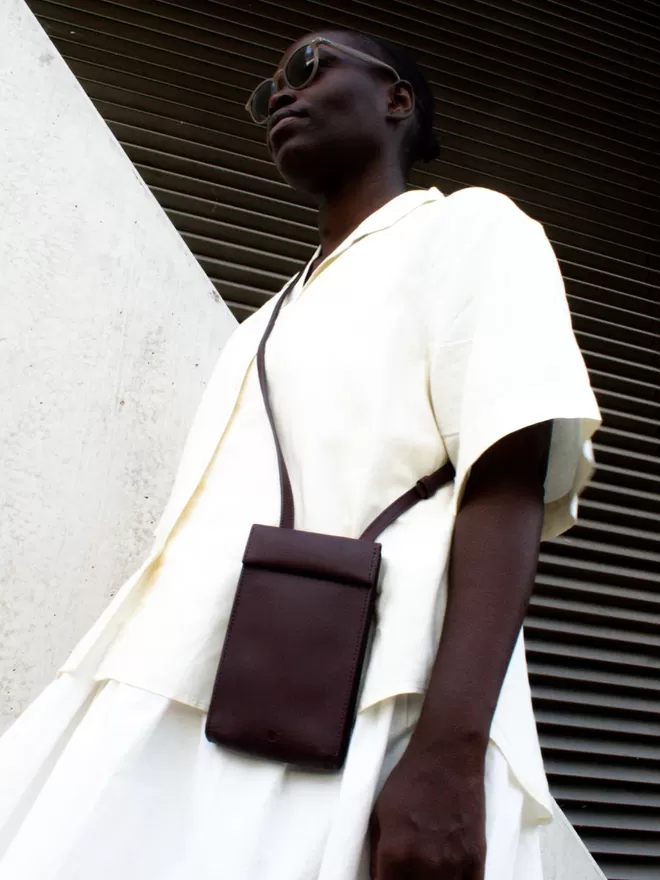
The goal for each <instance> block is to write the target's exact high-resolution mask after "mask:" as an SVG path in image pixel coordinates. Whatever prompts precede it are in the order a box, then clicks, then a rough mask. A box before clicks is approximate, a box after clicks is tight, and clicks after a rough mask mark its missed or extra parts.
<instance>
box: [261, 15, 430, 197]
mask: <svg viewBox="0 0 660 880" xmlns="http://www.w3.org/2000/svg"><path fill="white" fill-rule="evenodd" d="M282 71H283V72H284V73H282ZM287 71H288V73H287ZM307 77H309V79H308V80H307V81H305V80H306V78H307ZM287 79H288V80H290V82H288V81H287ZM301 83H302V87H301ZM259 97H260V100H259V101H257V100H256V99H255V101H254V102H253V105H252V106H253V109H255V108H256V109H257V111H258V113H257V115H258V116H261V117H263V116H266V117H267V130H268V134H267V139H268V146H269V149H270V151H271V154H272V156H273V160H274V161H275V164H276V165H277V167H278V169H279V171H280V173H281V174H282V176H283V177H284V178H285V180H287V181H288V182H289V183H290V184H291V185H292V186H294V187H296V188H299V189H303V190H306V191H309V192H312V193H314V194H323V193H327V192H328V191H329V190H331V189H333V188H335V187H336V186H338V185H341V184H342V182H344V181H346V180H350V179H355V178H356V177H357V176H359V175H360V174H361V173H362V172H364V171H365V170H366V169H367V168H368V167H369V166H371V165H374V164H378V165H379V166H382V167H383V168H386V167H388V166H390V167H392V168H396V169H397V170H398V169H399V168H400V169H401V170H402V171H403V173H404V176H405V175H407V173H408V171H409V169H410V166H411V165H412V164H413V162H415V161H418V160H421V161H430V160H431V159H433V158H435V157H436V156H437V154H438V146H437V142H436V140H435V137H434V135H433V129H432V125H433V96H432V93H431V90H430V87H429V85H428V82H427V81H426V78H425V77H424V74H423V73H422V72H421V71H420V69H419V68H418V66H417V64H416V62H415V61H414V59H413V58H412V56H410V54H409V53H408V52H407V51H406V50H405V49H401V48H400V47H398V46H394V45H393V44H391V43H388V42H387V41H384V40H381V39H379V38H375V37H370V36H367V35H365V34H360V33H356V32H353V31H338V30H337V31H331V30H326V31H321V32H318V33H315V34H308V35H307V36H305V37H302V38H301V39H300V40H298V41H296V42H295V43H294V44H293V45H292V46H291V47H290V48H289V49H288V50H287V51H286V52H285V54H284V56H283V57H282V59H281V62H280V65H279V69H278V73H277V74H276V76H275V85H274V86H272V87H270V86H268V85H265V86H264V87H263V89H262V92H261V95H260V96H259Z"/></svg>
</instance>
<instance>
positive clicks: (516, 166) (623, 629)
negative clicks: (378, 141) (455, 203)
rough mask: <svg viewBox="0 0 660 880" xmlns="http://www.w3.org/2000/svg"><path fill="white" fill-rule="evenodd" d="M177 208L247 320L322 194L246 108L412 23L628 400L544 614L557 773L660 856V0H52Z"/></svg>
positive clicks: (597, 826) (541, 656) (471, 160)
mask: <svg viewBox="0 0 660 880" xmlns="http://www.w3.org/2000/svg"><path fill="white" fill-rule="evenodd" d="M29 5H30V7H31V8H32V10H33V11H34V12H35V13H36V14H37V16H38V17H39V19H40V21H41V22H42V24H43V26H44V27H45V28H46V30H47V31H48V33H49V34H50V35H51V37H52V38H53V40H54V42H55V44H56V45H57V47H58V48H59V50H60V51H61V52H62V54H63V55H64V57H65V58H66V59H67V61H68V63H69V64H70V66H71V68H72V70H73V71H74V73H75V74H76V75H77V77H78V78H79V80H80V81H81V83H82V85H83V86H84V88H85V89H86V91H87V93H88V94H89V96H90V97H91V99H92V100H93V101H94V103H95V104H96V106H97V107H98V109H99V111H100V112H101V114H102V115H103V116H104V118H105V119H106V120H107V122H108V124H109V125H110V127H111V129H112V130H113V132H114V133H115V134H116V136H117V137H118V138H119V140H120V141H121V143H122V144H123V145H124V147H125V149H126V152H127V153H128V155H129V156H130V157H131V159H132V160H133V162H134V163H135V165H136V167H137V169H138V170H139V172H140V174H141V175H142V176H143V178H144V179H145V181H146V182H147V183H148V185H149V186H150V187H151V189H152V191H153V193H154V195H155V196H156V198H157V199H158V200H159V202H160V203H161V204H162V205H163V207H164V208H165V210H166V211H167V212H168V214H169V216H170V218H171V219H172V222H173V223H174V224H175V225H176V226H177V228H178V229H179V230H180V232H181V234H182V235H183V237H184V238H185V240H186V241H187V243H188V245H189V246H190V247H191V249H192V250H193V252H194V253H195V254H196V255H197V257H198V259H199V261H200V263H201V264H202V266H203V267H204V269H205V270H206V271H207V273H208V274H209V276H210V277H211V278H212V279H213V281H214V282H215V283H216V284H217V286H218V289H219V291H220V293H221V294H222V296H223V297H224V298H225V299H226V300H228V301H229V302H230V304H231V305H232V308H233V309H234V311H235V313H236V315H237V316H238V317H239V318H242V317H243V316H245V315H246V314H248V313H249V312H250V311H251V310H252V309H254V308H255V307H257V306H259V305H260V304H261V303H263V302H264V301H265V299H266V298H267V297H268V296H269V295H270V294H271V293H272V292H273V291H275V290H277V289H279V287H280V286H281V284H282V283H283V280H284V279H285V277H286V276H288V275H290V274H292V273H293V271H294V270H295V269H296V268H297V267H298V266H299V265H300V263H301V261H302V260H304V259H305V258H306V257H307V256H308V254H309V253H310V250H311V247H312V245H313V243H314V242H315V225H314V211H313V210H312V207H311V204H310V203H308V202H306V201H305V200H304V199H300V198H299V197H298V196H297V195H295V194H294V193H293V192H291V191H290V190H289V189H288V188H287V187H286V186H285V185H284V184H283V183H282V182H280V181H279V179H278V177H277V174H276V172H275V170H274V168H273V167H272V165H271V164H270V162H269V160H268V156H267V153H266V150H265V148H264V146H263V143H262V132H261V131H259V130H257V129H256V128H255V127H253V126H252V125H250V124H249V123H248V122H247V120H246V118H245V115H244V111H243V104H244V102H245V100H246V98H247V95H248V92H249V90H250V88H251V87H252V86H253V84H254V83H255V82H256V81H257V80H258V79H259V78H262V77H264V76H267V75H268V74H269V73H270V72H271V71H272V69H273V66H274V64H275V62H276V61H277V59H278V58H279V55H280V53H281V52H282V51H283V50H284V49H285V48H286V46H287V45H288V44H289V42H290V41H291V40H293V39H295V38H296V37H298V36H299V35H300V34H301V33H303V32H305V31H307V30H311V29H314V28H316V27H319V26H322V25H323V24H333V25H340V26H347V27H354V28H358V29H361V30H367V31H371V32H373V33H375V34H381V35H384V36H387V37H389V38H390V39H393V40H395V41H400V42H402V43H404V44H406V45H408V46H409V47H411V48H412V49H414V50H416V53H417V55H418V57H419V59H420V60H421V62H422V63H423V64H424V65H425V67H426V69H427V71H428V72H429V75H430V78H431V80H432V82H433V84H434V86H435V89H436V91H437V94H438V97H439V99H440V103H439V110H440V113H439V117H438V127H439V128H440V130H441V131H442V133H443V135H444V144H445V148H444V159H443V161H442V162H439V163H437V164H436V165H435V167H429V168H426V169H424V170H423V171H419V172H417V174H416V175H415V178H414V183H415V184H416V185H420V186H428V185H430V184H432V183H437V184H438V185H439V186H440V188H441V189H442V190H443V191H445V192H451V191H453V190H454V189H457V188H459V187H463V186H471V185H480V186H489V187H492V188H495V189H498V190H501V191H502V192H505V193H507V194H508V195H510V196H511V197H512V198H513V199H515V200H516V201H517V203H518V204H519V205H520V206H521V207H522V208H523V209H524V210H526V211H527V212H528V213H529V214H531V215H532V216H533V217H535V218H537V219H538V220H540V221H541V222H542V223H543V224H544V225H545V228H546V230H547V232H548V234H549V236H550V238H551V239H552V241H553V244H554V246H555V249H556V251H557V254H558V256H559V258H560V261H561V264H562V269H563V272H564V276H565V279H566V286H567V290H568V294H569V298H570V304H571V308H572V313H573V320H574V326H575V329H576V332H577V334H578V338H579V340H580V343H581V346H582V349H583V351H584V354H585V358H586V360H587V364H588V367H589V369H590V372H591V375H592V379H593V383H594V386H595V388H596V389H597V393H598V397H599V401H600V404H601V406H602V408H603V412H604V416H605V427H604V428H603V429H602V431H601V432H600V434H599V435H598V440H597V444H596V453H597V457H598V463H599V468H598V473H597V476H596V479H595V481H594V482H593V484H592V485H591V487H590V488H589V490H588V491H587V493H586V495H585V497H584V500H583V503H582V508H581V520H580V523H579V525H578V526H577V527H576V528H575V529H574V530H573V531H572V532H571V533H570V535H569V536H568V537H565V538H562V539H559V540H557V541H553V542H551V543H549V544H547V545H545V546H544V547H543V548H542V554H541V563H540V567H539V575H538V588H537V591H536V594H535V596H534V598H533V600H532V607H531V611H530V615H529V619H528V621H527V625H526V635H527V649H528V658H529V665H530V671H531V679H532V686H533V692H534V701H535V708H536V713H537V719H538V724H539V729H540V733H541V738H542V744H543V749H544V755H545V760H546V764H547V769H548V772H549V777H550V781H551V786H552V789H553V792H554V794H555V796H556V797H557V799H558V800H559V802H560V804H561V805H562V807H563V808H564V809H565V810H566V812H567V814H568V816H569V818H570V819H571V821H572V822H573V823H574V825H575V826H576V828H577V829H578V831H579V833H580V834H581V836H582V838H583V839H584V841H585V842H586V844H587V845H588V846H589V848H590V849H591V851H592V853H593V854H594V856H595V857H596V859H597V860H598V861H599V863H600V864H601V866H602V867H603V869H604V871H605V873H606V874H607V875H608V877H610V878H612V880H614V878H617V880H624V878H625V880H651V878H652V877H653V878H657V877H658V875H659V869H660V834H659V833H658V832H659V831H660V586H659V584H660V448H659V439H660V437H659V434H660V393H659V385H660V382H659V380H660V345H659V342H658V339H659V331H660V302H659V297H658V286H657V285H658V279H659V278H660V256H659V254H658V239H659V235H658V224H659V220H660V218H659V211H658V205H659V197H660V186H659V174H658V164H659V162H658V144H659V134H660V64H659V63H658V58H659V50H660V7H658V6H657V4H656V3H655V2H654V0H637V2H636V3H635V2H633V3H630V2H623V0H602V2H598V3H596V2H595V0H582V2H578V3H574V2H569V0H506V2H505V0H493V2H487V0H472V2H470V3H469V4H466V3H464V2H462V0H438V2H424V0H414V2H399V0H377V2H376V0H364V2H359V0H352V2H350V3H347V2H346V0H326V2H321V0H280V2H267V0H252V2H248V0H246V2H237V0H233V2H226V3H225V2H216V0H137V2H131V0H87V2H86V3H84V4H80V3H77V2H76V0H61V2H55V0H30V2H29Z"/></svg>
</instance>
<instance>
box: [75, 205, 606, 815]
mask: <svg viewBox="0 0 660 880" xmlns="http://www.w3.org/2000/svg"><path fill="white" fill-rule="evenodd" d="M275 301H276V297H275V298H273V300H271V301H270V302H268V303H267V304H266V305H265V306H264V307H263V308H262V309H260V310H259V312H257V313H256V314H255V315H253V316H251V317H250V318H249V319H248V320H247V321H245V322H244V323H243V324H242V325H241V326H240V327H238V328H237V329H236V330H235V332H234V333H233V335H232V336H231V338H230V339H229V341H228V343H227V345H226V347H225V349H224V350H223V352H222V354H221V357H220V359H219V362H218V366H217V368H216V370H215V372H214V374H213V376H212V378H211V381H210V382H209V385H208V387H207V390H206V392H205V394H204V398H203V400H202V403H201V405H200V408H199V411H198V414H197V416H196V418H195V421H194V424H193V427H192V430H191V433H190V436H189V439H188V442H187V444H186V448H185V450H184V454H183V459H182V462H181V465H180V469H179V472H178V475H177V478H176V481H175V485H174V489H173V492H172V496H171V498H170V501H169V502H168V505H167V507H166V509H165V512H164V514H163V517H162V519H161V522H160V524H159V527H158V530H157V533H156V540H155V544H154V547H153V550H152V552H151V554H150V556H149V557H148V559H147V560H146V561H145V563H144V565H143V566H142V567H141V569H140V570H139V571H138V572H137V573H136V574H135V575H134V576H133V577H132V578H131V579H130V580H129V581H128V582H127V583H126V584H125V585H124V587H123V588H122V590H121V591H120V592H119V593H118V595H117V597H116V598H115V600H114V601H113V603H112V604H111V605H110V607H109V608H108V609H107V610H106V612H105V613H104V615H103V616H102V617H101V619H100V620H99V621H98V623H97V624H96V625H95V627H94V628H93V629H92V630H91V631H90V632H89V633H88V634H87V636H85V637H84V638H83V640H82V642H81V643H80V644H79V645H78V647H77V648H76V649H75V650H74V652H73V654H72V655H71V657H70V658H69V660H68V662H67V664H66V665H65V667H64V670H66V671H81V670H82V671H83V672H85V671H86V673H87V674H89V675H93V676H94V677H96V678H98V679H99V680H104V679H108V678H110V679H115V680H118V681H123V682H126V683H128V684H131V685H133V686H135V687H139V688H143V689H146V690H148V691H152V692H154V693H157V694H161V695H164V696H166V697H168V698H170V699H172V700H177V701H180V702H182V703H184V704H187V705H190V706H194V707H197V708H199V709H202V710H204V709H206V708H207V707H208V703H209V699H210V694H211V689H212V683H213V678H214V675H215V670H216V666H217V663H218V659H219V655H220V652H221V649H222V644H223V639H224V635H225V631H226V626H227V621H228V617H229V614H230V611H231V607H232V602H233V598H234V593H235V589H236V584H237V582H238V578H239V574H240V569H241V561H242V555H243V550H244V547H245V543H246V540H247V537H248V533H249V530H250V527H251V526H252V524H253V523H255V522H256V523H263V524H267V525H277V524H278V522H279V512H280V490H279V480H278V469H277V462H276V458H275V450H274V446H273V440H272V435H271V434H270V429H269V426H268V422H267V420H266V415H265V411H264V407H263V401H262V398H261V394H260V390H259V384H258V378H257V371H256V362H255V356H256V350H257V346H258V343H259V341H260V339H261V336H262V334H263V331H264V329H265V326H266V323H267V321H268V318H269V317H270V315H271V313H272V309H273V307H274V304H275ZM266 362H267V370H268V377H269V389H270V392H271V400H272V405H273V410H274V413H275V419H276V422H277V425H278V431H279V436H280V440H281V443H282V448H283V452H284V457H285V460H286V462H287V465H288V468H289V472H290V476H291V481H292V486H293V493H294V501H295V512H296V521H295V525H296V528H299V529H303V530H307V531H316V532H325V533H328V534H336V535H345V536H348V537H358V536H359V535H360V533H361V532H362V530H363V529H364V528H365V527H366V525H367V524H368V523H369V522H370V521H371V520H372V519H373V518H374V517H375V516H376V515H377V514H378V513H379V512H380V511H381V510H383V509H384V508H385V507H386V506H387V505H388V504H390V502H391V501H393V500H394V499H395V498H396V497H397V496H399V495H400V494H401V493H402V492H404V491H405V490H406V489H408V488H410V487H411V486H413V485H414V484H415V482H416V481H417V480H418V479H419V478H420V477H421V476H423V475H426V474H429V473H431V472H432V471H434V470H435V469H436V468H438V467H440V466H441V465H442V464H443V463H444V462H446V461H447V459H448V458H449V459H450V460H451V461H452V462H453V464H454V467H455V469H456V480H455V482H454V484H453V485H449V486H446V487H445V488H443V489H442V490H441V491H439V492H438V493H437V494H436V495H435V496H434V497H433V498H431V499H428V500H425V501H422V502H420V503H419V504H418V505H417V506H416V507H414V508H413V509H412V510H410V511H409V512H407V513H406V514H404V515H403V516H402V517H401V518H400V519H398V520H397V521H396V522H395V523H394V524H393V525H391V526H390V527H389V528H388V529H387V530H386V531H385V532H384V533H383V534H382V535H381V537H380V539H379V540H380V542H381V543H382V555H383V566H382V573H381V578H380V583H379V596H378V608H377V621H378V622H377V628H376V631H375V635H374V639H373V644H372V650H371V656H370V660H369V663H368V668H367V670H366V675H365V678H364V682H363V687H362V691H361V695H360V702H359V710H364V709H366V708H367V707H369V706H371V705H373V704H374V703H376V702H378V701H380V700H385V699H388V698H391V697H394V696H396V695H397V694H405V693H418V694H423V693H424V691H425V688H426V686H427V681H428V677H429V673H430V669H431V666H432V663H433V660H434V657H435V653H436V649H437V644H438V639H439V635H440V632H441V628H442V621H443V616H444V610H445V604H446V595H447V568H448V566H447V562H448V555H449V548H450V541H451V535H452V529H453V524H454V520H455V517H456V514H457V511H458V508H459V504H460V499H461V495H462V492H463V490H464V487H465V483H466V480H467V477H468V475H469V472H470V468H471V467H472V465H473V464H474V463H475V462H476V461H477V459H478V458H479V457H480V456H481V454H482V453H483V452H484V451H485V450H486V449H488V448H489V447H490V446H492V444H494V443H495V442H496V441H497V440H499V439H500V438H502V437H504V436H505V435H507V434H509V433H511V432H513V431H516V430H518V429H520V428H523V427H525V426H527V425H531V424H534V423H537V422H542V421H545V420H552V421H553V431H552V440H551V451H550V459H549V465H548V473H547V479H546V485H545V505H546V507H545V520H544V526H543V537H544V538H551V537H553V536H555V535H558V534H559V533H560V532H562V531H564V530H565V529H566V528H568V527H569V526H570V525H571V524H572V523H573V522H574V519H575V515H576V499H577V493H578V491H579V489H580V488H581V487H582V486H583V485H584V483H585V482H586V480H587V479H588V476H589V474H590V471H591V451H590V443H589V438H590V437H591V435H592V433H593V432H594V430H595V429H596V427H597V425H598V423H599V412H598V407H597V404H596V401H595V398H594V395H593V393H592V391H591V387H590V384H589V379H588V375H587V372H586V369H585V365H584V362H583V360H582V357H581V354H580V352H579V349H578V346H577V344H576V341H575V337H574V334H573V330H572V327H571V321H570V315H569V311H568V306H567V302H566V296H565V292H564V287H563V283H562V279H561V275H560V272H559V268H558V265H557V261H556V258H555V256H554V253H553V250H552V248H551V246H550V244H549V242H548V239H547V238H546V236H545V233H544V231H543V228H542V227H541V226H540V225H539V224H538V223H537V222H535V221H533V220H531V219H530V218H529V217H528V216H527V215H526V214H524V213H523V212H522V211H521V210H520V209H519V208H518V207H516V205H515V204H514V203H513V202H512V201H511V200H509V199H508V198H507V197H505V196H503V195H501V194H499V193H496V192H493V191H491V190H487V189H481V188H469V189H464V190H461V191H459V192H457V193H454V194H453V195H451V196H448V197H444V196H443V195H442V194H441V193H440V192H439V191H438V190H437V189H430V190H428V191H411V192H407V193H405V194H403V195H401V196H399V197H397V198H395V199H393V200H392V201H390V202H389V203H387V204H386V205H384V206H383V207H382V208H380V209H379V210H378V211H376V212H375V213H373V214H372V215H371V216H369V217H368V218H367V219H366V220H364V221H363V223H361V224H360V226H358V227H357V229H355V230H354V232H353V233H351V235H349V237H348V238H347V239H346V240H345V241H344V242H343V243H342V244H341V245H340V246H339V247H338V248H337V249H336V250H335V251H334V252H333V253H332V254H331V255H329V256H328V257H327V258H326V259H324V260H323V261H322V262H321V263H320V265H319V266H318V267H317V268H316V270H315V271H314V272H313V273H312V274H311V275H310V276H309V277H308V278H307V279H306V281H305V283H304V284H303V282H302V280H301V281H300V282H299V283H298V284H297V286H296V288H295V290H294V291H293V293H292V294H291V295H290V296H289V298H288V300H287V302H286V303H285V304H284V307H283V309H282V312H281V314H280V317H279V318H278V321H277V323H276V325H275V329H274V331H273V334H272V336H271V338H270V340H269V343H268V348H267V357H266ZM483 638H487V634H484V635H483ZM301 662H304V658H301ZM491 739H492V740H493V741H494V742H495V743H496V744H497V746H498V747H499V748H500V749H501V750H502V752H503V753H504V755H505V757H506V758H507V760H508V762H509V765H510V767H511V769H512V772H513V773H514V775H515V776H516V777H517V778H518V781H519V782H520V784H521V785H522V786H523V788H524V789H525V790H526V791H527V793H528V794H529V795H530V797H531V798H532V799H533V800H534V802H535V803H536V805H537V807H538V812H539V815H540V816H543V815H545V814H546V812H547V810H548V808H549V801H548V792H547V784H546V781H545V776H544V773H543V765H542V761H541V756H540V750H539V746H538V739H537V735H536V729H535V725H534V718H533V714H532V707H531V699H530V693H529V684H528V680H527V672H526V666H525V657H524V648H523V644H522V638H520V639H519V640H518V643H517V645H516V648H515V650H514V653H513V656H512V659H511V662H510V664H509V669H508V672H507V676H506V679H505V682H504V685H503V687H502V692H501V695H500V699H499V702H498V706H497V710H496V713H495V717H494V719H493V724H492V729H491Z"/></svg>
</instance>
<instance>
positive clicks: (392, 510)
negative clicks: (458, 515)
mask: <svg viewBox="0 0 660 880" xmlns="http://www.w3.org/2000/svg"><path fill="white" fill-rule="evenodd" d="M454 475H455V471H454V466H453V464H452V463H451V462H450V461H448V462H447V463H446V464H443V466H442V467H441V468H438V470H437V471H433V473H432V474H429V475H428V477H422V478H421V480H418V481H417V482H416V483H415V485H414V486H413V487H412V489H408V491H407V492H404V493H403V495H400V496H399V497H398V498H397V499H396V501H393V502H392V503H391V504H390V505H389V507H386V508H385V510H384V511H383V512H382V513H380V514H379V515H378V516H377V517H376V519H375V520H374V521H373V522H372V523H370V524H369V525H368V526H367V528H366V529H365V530H364V531H363V532H362V534H361V535H360V538H362V539H364V540H367V541H375V540H376V538H377V537H378V535H380V533H381V532H383V531H385V529H386V528H387V527H388V526H389V525H391V524H392V523H393V522H394V520H395V519H398V518H399V517H400V516H401V515H402V514H404V513H405V512H406V511H407V510H410V508H411V507H414V506H415V504H417V503H418V502H419V501H423V500H424V499H425V498H430V497H431V495H435V493H436V492H437V491H438V489H441V488H442V487H443V486H446V485H447V483H451V481H452V480H453V479H454Z"/></svg>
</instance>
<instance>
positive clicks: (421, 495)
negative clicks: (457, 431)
mask: <svg viewBox="0 0 660 880" xmlns="http://www.w3.org/2000/svg"><path fill="white" fill-rule="evenodd" d="M299 278H300V273H298V275H296V277H295V278H294V279H293V280H292V281H291V282H290V283H289V285H288V287H287V288H286V290H285V291H284V293H283V294H282V295H281V296H280V299H279V301H278V302H277V304H276V306H275V308H274V309H273V314H272V315H271V316H270V321H269V322H268V324H267V326H266V329H265V331H264V335H263V336H262V338H261V342H260V343H259V348H258V349H257V372H258V374H259V385H260V386H261V394H262V396H263V399H264V406H265V408H266V415H267V416H268V423H269V424H270V430H271V431H272V433H273V440H274V441H275V452H276V454H277V467H278V469H279V473H280V493H281V498H282V502H281V503H282V506H281V512H280V528H281V529H292V528H293V527H294V522H295V509H294V503H293V491H292V489H291V479H290V478H289V472H288V470H287V467H286V462H285V461H284V455H283V454H282V447H281V446H280V439H279V437H278V436H277V428H276V427H275V417H274V416H273V409H272V407H271V403H270V395H269V393H268V378H267V376H266V343H267V342H268V337H269V336H270V334H271V332H272V330H273V327H274V326H275V321H277V318H278V316H279V314H280V311H281V310H282V306H283V305H284V303H285V301H286V299H287V297H288V296H289V294H290V293H291V291H292V290H293V288H294V287H295V286H296V283H297V281H298V279H299ZM453 479H454V467H453V465H452V463H451V462H447V463H446V464H445V465H443V466H442V467H441V468H439V469H438V470H437V471H434V472H433V473H432V474H429V475H428V476H427V477H422V478H421V480H418V481H417V483H416V484H415V485H414V486H413V488H412V489H409V490H408V491H407V492H404V493H403V495H401V496H400V497H399V498H397V499H396V501H393V502H392V504H390V505H389V507H387V508H385V510H384V511H383V512H382V513H381V514H379V515H378V516H377V517H376V519H375V520H374V521H373V522H372V523H371V524H370V525H369V526H367V528H366V529H365V530H364V532H363V533H362V534H361V535H360V538H361V539H364V540H368V541H374V540H375V539H376V538H377V537H378V535H380V533H381V532H383V531H384V530H385V529H386V528H387V527H388V526H389V525H390V524H391V523H393V522H394V520H395V519H398V518H399V517H400V516H401V515H402V514H403V513H405V512H406V511H407V510H410V508H411V507H414V505H415V504H417V503H418V502H419V501H422V500H423V499H425V498H430V497H431V495H435V493H436V492H437V491H438V489H440V488H442V486H445V485H446V484H447V483H450V482H451V481H452V480H453Z"/></svg>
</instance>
